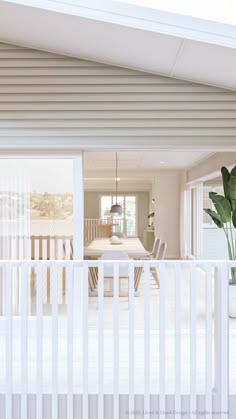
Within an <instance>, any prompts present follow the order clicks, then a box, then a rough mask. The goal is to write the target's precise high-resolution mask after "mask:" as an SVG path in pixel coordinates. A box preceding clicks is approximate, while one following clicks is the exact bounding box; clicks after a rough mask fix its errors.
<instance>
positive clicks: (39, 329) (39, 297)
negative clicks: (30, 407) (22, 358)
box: [30, 262, 43, 419]
mask: <svg viewBox="0 0 236 419" xmlns="http://www.w3.org/2000/svg"><path fill="white" fill-rule="evenodd" d="M30 271H31V272H32V270H30ZM36 281H37V284H36V343H37V349H36V359H37V385H36V392H37V393H36V418H37V419H41V418H42V414H43V413H42V412H43V374H42V370H43V341H42V336H43V266H42V262H38V263H37V270H36Z"/></svg>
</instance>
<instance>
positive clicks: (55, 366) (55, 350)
mask: <svg viewBox="0 0 236 419" xmlns="http://www.w3.org/2000/svg"><path fill="white" fill-rule="evenodd" d="M58 273H59V269H58V265H55V264H53V265H52V276H51V283H52V335H51V338H52V419H58Z"/></svg>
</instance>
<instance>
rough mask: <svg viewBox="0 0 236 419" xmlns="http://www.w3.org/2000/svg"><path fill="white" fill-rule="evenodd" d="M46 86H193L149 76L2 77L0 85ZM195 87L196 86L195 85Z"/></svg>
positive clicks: (174, 80) (165, 78)
mask: <svg viewBox="0 0 236 419" xmlns="http://www.w3.org/2000/svg"><path fill="white" fill-rule="evenodd" d="M27 84H30V85H32V84H33V85H46V84H50V85H53V84H56V85H70V84H72V85H100V84H102V85H112V86H113V85H117V84H118V85H120V84H122V85H124V84H125V85H133V84H135V85H137V84H145V85H148V84H151V85H160V84H164V85H167V84H170V85H176V86H179V85H181V86H183V85H184V86H185V85H191V86H192V85H193V84H190V83H186V84H185V83H183V82H180V81H179V80H176V79H170V78H167V77H156V76H151V75H149V74H146V75H142V73H140V75H135V76H131V75H125V76H124V75H123V76H117V75H116V76H114V75H113V76H112V75H109V76H101V75H99V76H98V75H97V76H96V75H95V76H83V77H81V76H63V75H59V76H57V75H54V76H53V75H51V76H27V77H26V76H25V75H21V76H11V77H8V76H1V77H0V85H27ZM193 86H195V85H193Z"/></svg>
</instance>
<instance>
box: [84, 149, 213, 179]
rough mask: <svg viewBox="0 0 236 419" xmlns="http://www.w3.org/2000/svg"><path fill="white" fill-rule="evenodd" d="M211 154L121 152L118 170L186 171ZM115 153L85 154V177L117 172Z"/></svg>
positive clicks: (198, 152) (197, 152)
mask: <svg viewBox="0 0 236 419" xmlns="http://www.w3.org/2000/svg"><path fill="white" fill-rule="evenodd" d="M209 155H210V154H209V153H206V152H201V151H191V152H190V151H189V152H188V151H154V152H153V151H150V152H149V151H147V152H139V151H137V152H135V151H134V152H133V151H132V152H119V153H117V157H118V169H119V172H120V173H122V169H124V170H155V169H186V168H188V167H190V166H192V165H194V164H195V163H197V162H199V161H200V160H202V159H205V158H206V157H208V156H209ZM115 161H116V160H115V152H86V153H84V169H85V175H86V173H87V174H89V173H90V172H91V173H94V171H102V172H104V171H105V170H113V171H115Z"/></svg>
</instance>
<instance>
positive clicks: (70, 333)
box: [66, 264, 74, 419]
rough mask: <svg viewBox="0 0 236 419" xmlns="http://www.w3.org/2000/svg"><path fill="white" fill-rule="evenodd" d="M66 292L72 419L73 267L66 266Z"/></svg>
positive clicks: (69, 395)
mask: <svg viewBox="0 0 236 419" xmlns="http://www.w3.org/2000/svg"><path fill="white" fill-rule="evenodd" d="M66 274H67V275H66V294H67V418H71V419H73V358H74V345H73V321H74V320H73V281H74V267H73V265H72V264H69V266H67V271H66Z"/></svg>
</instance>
